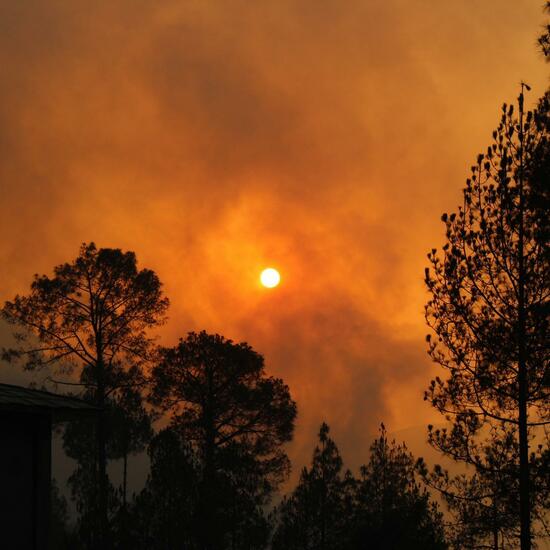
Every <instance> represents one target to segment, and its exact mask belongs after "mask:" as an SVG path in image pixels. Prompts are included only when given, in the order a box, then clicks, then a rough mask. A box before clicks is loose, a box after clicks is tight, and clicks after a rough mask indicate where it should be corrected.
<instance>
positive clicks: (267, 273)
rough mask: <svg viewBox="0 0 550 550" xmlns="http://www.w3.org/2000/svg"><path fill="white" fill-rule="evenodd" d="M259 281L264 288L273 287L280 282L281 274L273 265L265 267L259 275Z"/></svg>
mask: <svg viewBox="0 0 550 550" xmlns="http://www.w3.org/2000/svg"><path fill="white" fill-rule="evenodd" d="M260 282H261V283H262V285H264V286H265V287H266V288H275V287H276V286H277V285H278V284H279V283H280V282H281V276H280V275H279V272H278V271H277V270H276V269H274V268H273V267H267V268H266V269H264V270H263V271H262V273H261V275H260Z"/></svg>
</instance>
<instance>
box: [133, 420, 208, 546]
mask: <svg viewBox="0 0 550 550" xmlns="http://www.w3.org/2000/svg"><path fill="white" fill-rule="evenodd" d="M148 453H149V458H150V460H151V470H150V473H149V476H148V478H147V482H146V485H145V488H144V489H143V491H141V492H140V493H139V494H138V495H137V497H136V498H135V500H134V501H133V502H132V504H131V506H130V518H131V521H130V525H131V539H130V540H131V544H129V545H128V547H130V548H136V549H143V550H175V549H179V548H185V549H186V550H197V549H198V548H199V546H198V543H197V538H198V537H197V525H196V518H197V504H198V493H199V486H200V462H199V457H198V456H197V454H196V452H195V450H194V449H193V448H192V447H191V445H190V444H189V443H188V442H186V441H185V440H184V439H183V438H182V437H181V436H180V434H179V433H177V432H176V431H175V430H173V429H171V428H166V429H164V430H162V431H161V432H159V433H158V434H157V435H156V436H155V437H154V438H153V439H152V441H151V443H150V445H149V449H148Z"/></svg>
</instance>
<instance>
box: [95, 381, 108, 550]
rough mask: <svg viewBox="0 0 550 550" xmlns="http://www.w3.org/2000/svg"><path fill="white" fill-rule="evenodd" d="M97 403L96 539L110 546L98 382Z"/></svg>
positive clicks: (101, 392)
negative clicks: (98, 409) (98, 408)
mask: <svg viewBox="0 0 550 550" xmlns="http://www.w3.org/2000/svg"><path fill="white" fill-rule="evenodd" d="M97 405H98V406H99V407H100V411H99V412H98V417H97V441H96V443H97V464H98V472H97V473H98V480H97V484H98V485H97V488H98V518H97V520H98V541H99V544H100V548H102V549H105V550H108V548H110V546H109V542H108V537H107V522H108V519H107V453H106V449H105V447H106V436H105V410H104V407H105V390H104V388H103V384H98V399H97Z"/></svg>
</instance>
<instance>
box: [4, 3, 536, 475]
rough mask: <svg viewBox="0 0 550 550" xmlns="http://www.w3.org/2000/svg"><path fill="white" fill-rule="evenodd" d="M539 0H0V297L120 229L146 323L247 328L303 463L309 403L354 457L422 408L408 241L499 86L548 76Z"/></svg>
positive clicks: (454, 178) (418, 323)
mask: <svg viewBox="0 0 550 550" xmlns="http://www.w3.org/2000/svg"><path fill="white" fill-rule="evenodd" d="M538 4H539V3H538V2H530V1H527V0H524V1H517V0H508V1H505V2H503V1H501V0H489V1H486V2H483V3H480V2H475V1H474V0H468V1H464V2H428V1H427V0H417V1H415V2H405V1H404V0H390V1H384V2H382V1H366V0H362V1H359V0H352V1H350V2H341V1H340V0H322V1H318V0H317V1H315V2H314V1H312V0H302V1H298V2H297V1H294V0H293V1H290V0H288V1H287V0H265V1H262V2H247V1H244V0H242V1H237V0H231V1H214V0H204V1H200V2H199V1H192V0H188V1H184V2H182V1H180V0H178V1H175V0H157V1H154V2H153V1H145V0H131V1H130V0H115V1H105V2H94V3H90V2H83V1H82V2H80V1H75V0H54V1H52V2H40V1H31V0H28V1H25V2H13V1H8V0H0V78H1V82H2V86H1V87H0V189H1V201H0V224H1V238H0V257H1V258H2V262H0V299H2V300H4V299H9V298H11V297H12V296H13V295H14V294H15V293H16V292H24V291H25V289H26V288H28V284H29V282H30V279H31V277H32V274H33V273H35V272H40V273H42V272H50V270H51V268H52V267H53V265H56V264H58V263H61V262H63V261H66V260H68V259H71V258H72V257H74V256H75V254H76V252H77V250H78V246H79V244H80V243H81V242H82V241H90V240H94V241H96V242H97V243H98V245H100V246H116V247H121V248H124V249H131V250H135V251H136V253H137V255H138V258H139V260H140V262H141V263H142V265H146V266H148V267H152V268H153V269H155V270H156V271H157V272H158V273H159V275H160V276H161V278H162V280H163V281H164V282H165V285H166V291H167V293H168V295H169V296H170V298H171V300H172V303H173V306H172V310H171V320H170V323H169V324H168V325H167V326H166V327H165V328H164V329H163V333H162V340H163V342H165V343H174V342H175V341H176V339H177V337H178V336H181V335H184V334H185V333H186V332H187V331H189V330H200V329H202V328H205V329H207V330H212V331H217V332H220V333H223V334H224V335H226V336H227V337H230V338H233V339H236V340H247V341H248V342H249V343H251V344H252V345H253V346H254V347H255V348H256V349H258V350H259V351H261V352H262V353H264V354H265V357H266V363H267V365H268V369H269V370H270V372H273V373H275V374H277V375H279V376H282V377H283V378H284V379H285V380H286V381H287V382H288V383H289V385H290V386H291V389H292V392H293V394H294V396H295V397H296V399H297V400H298V403H299V410H300V416H299V425H298V430H297V436H296V441H295V443H294V444H293V447H292V456H293V458H294V459H295V460H296V461H297V463H298V464H299V463H302V462H303V461H304V460H306V459H307V458H308V456H309V454H310V446H311V442H312V440H313V437H314V433H315V431H316V429H317V427H318V424H319V423H320V422H321V421H322V420H323V419H326V420H327V421H328V422H329V423H331V424H332V426H333V429H334V433H335V435H336V437H337V438H338V441H339V442H340V444H341V446H342V448H343V450H344V453H345V456H346V458H348V459H349V461H350V462H352V463H358V462H360V461H361V460H362V459H363V458H362V457H364V456H365V452H366V447H367V445H368V444H369V439H370V435H372V434H373V433H374V432H375V430H376V426H377V424H378V423H379V422H380V421H381V420H385V421H386V423H387V424H388V425H389V426H390V428H392V429H401V428H405V427H407V426H409V425H415V424H421V423H425V422H426V421H427V419H428V418H429V417H430V415H431V413H430V411H429V410H428V409H427V408H426V407H424V406H423V405H422V401H421V396H422V390H423V388H424V387H425V386H426V384H427V383H428V381H429V379H430V376H431V374H432V372H433V371H432V367H431V366H430V364H429V362H428V359H427V358H426V356H425V353H424V346H423V341H422V336H423V334H424V332H425V328H424V326H423V319H422V305H423V302H424V300H425V296H424V291H423V288H422V270H423V266H424V263H425V261H424V257H425V256H424V254H425V251H426V250H427V249H429V248H431V247H432V246H438V245H440V243H441V242H442V238H443V236H442V231H441V228H440V227H439V222H438V219H439V214H440V212H441V211H443V210H447V209H450V208H453V207H454V205H455V204H456V203H457V202H458V201H459V199H460V194H459V189H460V187H461V185H462V181H463V177H464V176H465V175H466V173H467V168H468V166H469V164H470V163H471V161H472V159H474V158H475V155H476V153H477V152H478V150H481V149H484V148H485V146H486V145H487V141H488V138H489V136H490V132H491V130H492V128H493V127H494V125H495V123H496V122H497V117H498V109H499V105H500V103H501V102H502V101H505V100H508V101H510V100H513V99H514V97H515V96H516V95H517V92H518V83H519V81H520V80H521V79H526V80H527V81H528V82H529V83H530V84H531V85H533V88H534V90H538V92H539V93H540V92H541V91H542V90H543V88H544V86H545V85H546V76H545V67H544V64H543V63H542V62H541V60H540V59H539V58H538V56H537V54H536V48H535V41H536V36H537V32H538V27H539V25H540V23H541V21H542V15H541V12H540V6H539V5H538ZM535 99H536V94H534V95H533V100H535ZM271 264H273V265H275V266H276V267H278V268H279V269H280V270H281V272H282V277H283V284H282V285H281V287H280V288H279V289H277V290H275V291H271V292H266V291H265V290H263V289H261V288H259V286H258V282H257V277H258V273H259V271H260V269H261V268H262V267H264V266H265V265H271ZM4 370H5V367H3V370H2V372H4Z"/></svg>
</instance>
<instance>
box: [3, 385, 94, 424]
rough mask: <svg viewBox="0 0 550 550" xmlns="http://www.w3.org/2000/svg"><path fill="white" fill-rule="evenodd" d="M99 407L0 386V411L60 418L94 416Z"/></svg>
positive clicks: (15, 387)
mask: <svg viewBox="0 0 550 550" xmlns="http://www.w3.org/2000/svg"><path fill="white" fill-rule="evenodd" d="M98 410H99V409H98V408H97V407H94V406H93V405H90V404H89V403H86V402H85V401H82V399H77V398H76V397H69V396H67V395H58V394H56V393H51V392H48V391H43V390H34V389H30V388H23V387H21V386H13V385H11V384H0V411H10V412H38V413H40V412H41V413H54V414H55V415H56V416H59V417H70V416H73V415H77V416H80V415H82V414H92V413H95V412H96V411H98Z"/></svg>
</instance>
